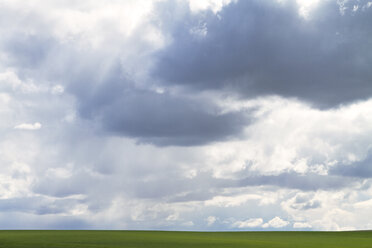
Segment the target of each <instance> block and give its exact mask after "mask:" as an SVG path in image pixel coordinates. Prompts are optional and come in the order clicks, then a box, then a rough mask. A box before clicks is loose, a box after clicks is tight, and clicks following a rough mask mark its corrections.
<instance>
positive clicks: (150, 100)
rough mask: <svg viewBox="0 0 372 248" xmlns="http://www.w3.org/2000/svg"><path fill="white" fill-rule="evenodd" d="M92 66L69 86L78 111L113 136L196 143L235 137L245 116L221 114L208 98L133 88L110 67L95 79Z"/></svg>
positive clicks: (172, 143) (239, 131) (154, 142)
mask: <svg viewBox="0 0 372 248" xmlns="http://www.w3.org/2000/svg"><path fill="white" fill-rule="evenodd" d="M94 70H95V69H94V68H92V70H87V71H83V72H80V76H78V77H75V78H74V81H75V82H76V83H74V84H71V87H70V88H69V90H70V91H71V92H72V93H73V94H74V95H75V96H76V97H77V100H78V104H79V113H80V115H81V116H82V117H84V118H86V119H92V120H96V121H99V123H100V124H101V127H102V128H103V129H104V130H105V131H107V132H109V133H111V134H114V135H119V136H120V135H124V136H127V137H133V138H136V139H137V140H138V141H140V142H145V143H153V144H156V145H181V146H188V145H200V144H205V143H209V142H213V141H219V140H225V139H228V138H231V137H236V136H237V135H239V134H240V133H241V131H242V129H243V127H244V126H245V125H247V124H248V123H249V118H248V114H247V115H245V114H244V113H242V112H239V113H225V114H220V113H219V109H218V107H217V106H214V105H213V103H210V102H209V101H208V100H200V99H195V98H192V97H186V96H183V95H172V94H169V93H162V94H160V93H157V92H155V91H150V90H146V89H138V88H135V87H133V84H132V83H131V82H129V80H128V79H126V78H125V76H123V71H122V69H121V68H120V67H119V66H117V65H113V66H112V68H111V69H109V70H108V71H107V72H105V73H104V74H102V75H100V77H99V78H100V79H99V80H97V76H96V75H97V74H96V73H95V72H94Z"/></svg>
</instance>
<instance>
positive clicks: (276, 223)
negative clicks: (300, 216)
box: [262, 216, 289, 228]
mask: <svg viewBox="0 0 372 248" xmlns="http://www.w3.org/2000/svg"><path fill="white" fill-rule="evenodd" d="M288 225H289V222H288V221H285V220H282V219H281V218H280V217H278V216H276V217H275V218H273V219H271V220H270V221H269V222H267V223H265V224H263V225H262V227H263V228H268V227H273V228H282V227H285V226H288Z"/></svg>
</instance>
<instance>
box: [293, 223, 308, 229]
mask: <svg viewBox="0 0 372 248" xmlns="http://www.w3.org/2000/svg"><path fill="white" fill-rule="evenodd" d="M293 228H311V225H310V224H309V223H306V222H295V223H293Z"/></svg>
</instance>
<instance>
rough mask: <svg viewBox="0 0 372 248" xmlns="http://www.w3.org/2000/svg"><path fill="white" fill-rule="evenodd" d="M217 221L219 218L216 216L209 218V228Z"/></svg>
mask: <svg viewBox="0 0 372 248" xmlns="http://www.w3.org/2000/svg"><path fill="white" fill-rule="evenodd" d="M216 220H217V218H216V217H215V216H208V218H207V219H206V221H207V225H208V226H211V225H213V224H214V223H215V222H216Z"/></svg>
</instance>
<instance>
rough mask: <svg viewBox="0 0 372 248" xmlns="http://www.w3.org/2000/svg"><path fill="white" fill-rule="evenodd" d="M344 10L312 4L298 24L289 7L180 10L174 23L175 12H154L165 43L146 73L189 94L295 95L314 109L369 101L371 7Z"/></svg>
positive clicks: (256, 4) (252, 4) (349, 4)
mask: <svg viewBox="0 0 372 248" xmlns="http://www.w3.org/2000/svg"><path fill="white" fill-rule="evenodd" d="M354 5H358V6H359V9H358V10H357V11H353V7H354ZM344 7H346V9H345V10H344V13H343V14H342V13H340V5H339V4H338V3H337V1H320V3H319V6H318V8H317V9H316V10H314V11H313V12H311V14H310V15H311V16H310V18H311V19H309V20H305V19H303V17H301V16H300V15H299V14H298V8H297V6H296V3H295V1H285V3H278V2H277V1H238V2H237V3H231V4H230V5H228V6H227V7H225V8H223V9H222V11H220V12H219V13H218V14H217V15H215V14H213V13H212V12H211V11H206V12H201V13H197V14H194V13H190V12H186V13H184V18H183V19H180V20H179V21H177V22H176V23H175V24H174V23H173V22H171V21H170V20H171V18H175V17H170V19H167V18H169V13H170V11H169V9H170V8H173V9H175V10H177V9H176V7H174V6H173V7H172V5H171V4H169V5H166V6H161V7H159V9H160V10H162V11H164V12H166V13H168V14H167V15H163V16H166V17H167V18H164V19H163V23H162V25H164V26H166V27H167V28H169V33H170V35H171V37H172V43H171V44H170V45H169V46H167V47H166V48H165V49H163V50H162V51H160V52H159V53H157V55H156V56H157V61H158V63H157V64H156V66H155V68H154V71H153V74H154V75H155V76H156V77H158V78H160V79H162V80H166V81H168V83H169V84H181V85H186V86H188V87H189V88H197V89H230V90H235V91H237V92H239V93H240V94H241V96H243V97H256V96H262V95H281V96H284V97H296V98H300V99H302V100H305V101H309V102H311V103H313V104H315V105H317V106H319V107H333V106H337V105H338V104H341V103H347V102H351V101H354V100H358V99H365V98H369V97H370V96H371V95H372V84H371V80H372V71H371V70H370V67H371V64H372V52H371V51H372V49H371V47H372V44H371V40H372V31H371V29H370V23H371V22H372V8H371V7H369V8H368V7H367V1H346V3H344ZM175 12H176V13H179V11H178V12H177V11H175ZM168 23H171V24H168ZM203 29H204V31H203ZM195 30H196V31H195ZM205 31H206V32H205ZM197 32H199V33H201V35H200V34H199V35H198V34H196V35H195V33H197ZM203 32H204V34H205V36H203V34H202V33H203Z"/></svg>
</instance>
